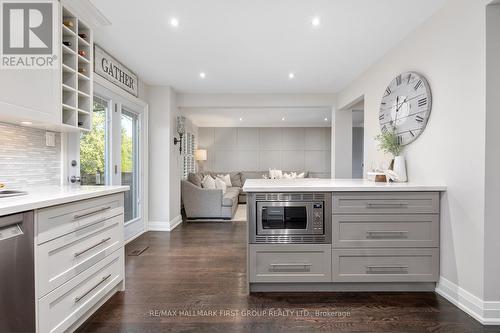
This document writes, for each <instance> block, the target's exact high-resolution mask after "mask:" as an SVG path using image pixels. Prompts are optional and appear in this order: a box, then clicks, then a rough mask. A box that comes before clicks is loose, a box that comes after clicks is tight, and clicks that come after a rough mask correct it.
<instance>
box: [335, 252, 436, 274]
mask: <svg viewBox="0 0 500 333" xmlns="http://www.w3.org/2000/svg"><path fill="white" fill-rule="evenodd" d="M332 272H333V273H332V274H333V282H436V281H437V280H438V276H439V249H342V250H336V249H335V250H333V251H332Z"/></svg>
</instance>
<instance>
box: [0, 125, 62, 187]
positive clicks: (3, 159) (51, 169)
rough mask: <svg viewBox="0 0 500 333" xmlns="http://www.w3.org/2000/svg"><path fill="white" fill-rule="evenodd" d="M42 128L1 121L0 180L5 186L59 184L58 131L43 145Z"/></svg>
mask: <svg viewBox="0 0 500 333" xmlns="http://www.w3.org/2000/svg"><path fill="white" fill-rule="evenodd" d="M45 132H46V131H45V130H40V129H34V128H30V127H24V126H17V125H11V124H6V123H0V183H3V184H5V185H7V187H8V188H20V187H26V186H32V185H59V183H60V177H61V134H59V133H56V145H55V147H47V146H46V145H45Z"/></svg>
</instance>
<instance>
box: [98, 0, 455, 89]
mask: <svg viewBox="0 0 500 333" xmlns="http://www.w3.org/2000/svg"><path fill="white" fill-rule="evenodd" d="M445 1H446V0H252V1H248V0H203V1H202V0H148V1H138V0H91V2H92V3H93V4H94V5H95V6H96V7H97V8H98V9H99V10H100V11H101V12H102V13H103V14H104V16H106V18H108V19H109V20H110V21H111V23H112V24H111V25H110V26H104V27H101V28H99V29H97V30H96V31H95V40H96V42H97V43H98V44H100V45H101V46H102V47H104V48H105V49H106V50H108V51H109V52H110V53H112V54H113V55H114V56H115V57H116V58H117V59H118V60H120V61H121V62H123V63H124V64H125V65H127V66H129V67H130V68H131V69H132V70H133V71H135V72H136V73H137V74H138V75H139V76H140V77H141V78H142V79H143V80H144V81H145V82H147V83H148V84H155V85H171V86H173V87H174V88H175V89H176V90H177V91H180V92H190V93H230V94H231V93H265V94H268V93H285V94H294V93H333V92H336V91H338V90H339V89H341V88H343V87H344V86H345V85H347V84H348V83H349V82H350V81H352V80H353V79H355V78H356V77H357V76H358V75H360V74H361V73H362V72H363V71H364V70H366V69H367V68H368V67H369V66H370V65H371V64H372V63H374V62H375V61H377V60H378V59H379V58H381V57H382V56H383V55H384V54H385V53H386V52H387V51H388V50H389V49H390V48H391V47H393V46H394V45H395V44H396V43H397V42H398V41H400V40H401V39H402V38H403V37H404V36H406V35H407V34H408V33H409V32H411V31H412V30H414V29H415V28H416V27H417V26H418V25H419V24H421V23H422V22H423V21H424V20H425V19H426V18H427V17H429V16H430V15H432V13H434V12H435V11H436V10H437V9H438V8H440V7H441V6H442V5H443V4H444V2H445ZM315 16H317V17H319V18H320V20H321V24H320V26H319V27H317V28H313V27H312V25H311V20H312V18H313V17H315ZM172 17H176V18H178V19H179V27H178V28H176V29H174V28H172V27H171V26H170V24H169V21H170V19H171V18H172ZM202 71H203V72H205V73H206V78H205V79H204V80H202V79H200V78H199V73H200V72H202ZM289 72H294V73H295V79H293V80H289V79H288V73H289Z"/></svg>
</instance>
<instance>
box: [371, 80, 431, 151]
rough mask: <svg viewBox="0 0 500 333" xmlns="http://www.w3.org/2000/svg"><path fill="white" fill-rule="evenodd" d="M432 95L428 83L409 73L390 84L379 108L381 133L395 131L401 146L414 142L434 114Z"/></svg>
mask: <svg viewBox="0 0 500 333" xmlns="http://www.w3.org/2000/svg"><path fill="white" fill-rule="evenodd" d="M431 108H432V95H431V89H430V87H429V84H428V83H427V80H426V79H425V78H424V77H423V76H422V75H420V74H418V73H414V72H407V73H403V74H400V75H398V76H396V77H395V78H394V80H392V81H391V83H390V84H389V86H388V87H387V89H386V90H385V92H384V96H383V97H382V103H381V105H380V112H379V122H380V129H381V131H382V132H387V131H392V130H394V131H395V133H396V135H397V137H398V140H399V142H400V144H402V145H407V144H409V143H411V142H413V141H414V140H415V139H416V138H418V136H419V135H420V134H422V132H423V131H424V129H425V126H426V125H427V120H428V119H429V116H430V114H431Z"/></svg>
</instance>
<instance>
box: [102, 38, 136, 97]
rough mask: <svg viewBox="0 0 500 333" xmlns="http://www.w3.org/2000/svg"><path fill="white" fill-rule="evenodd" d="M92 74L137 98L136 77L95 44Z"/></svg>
mask: <svg viewBox="0 0 500 333" xmlns="http://www.w3.org/2000/svg"><path fill="white" fill-rule="evenodd" d="M94 72H95V73H96V74H99V75H100V76H102V77H104V78H105V79H106V80H108V81H110V82H112V83H114V84H115V85H117V86H118V87H120V88H122V89H123V90H125V91H126V92H128V93H130V94H132V95H134V96H135V97H137V95H138V86H137V84H138V81H139V79H138V77H137V75H136V74H134V73H133V72H132V71H131V70H129V69H128V68H127V67H125V66H123V65H122V64H121V63H120V62H119V61H118V60H116V59H115V58H114V57H112V56H111V55H110V54H109V53H107V52H106V51H104V50H103V49H102V48H101V47H100V46H99V45H97V44H94Z"/></svg>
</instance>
